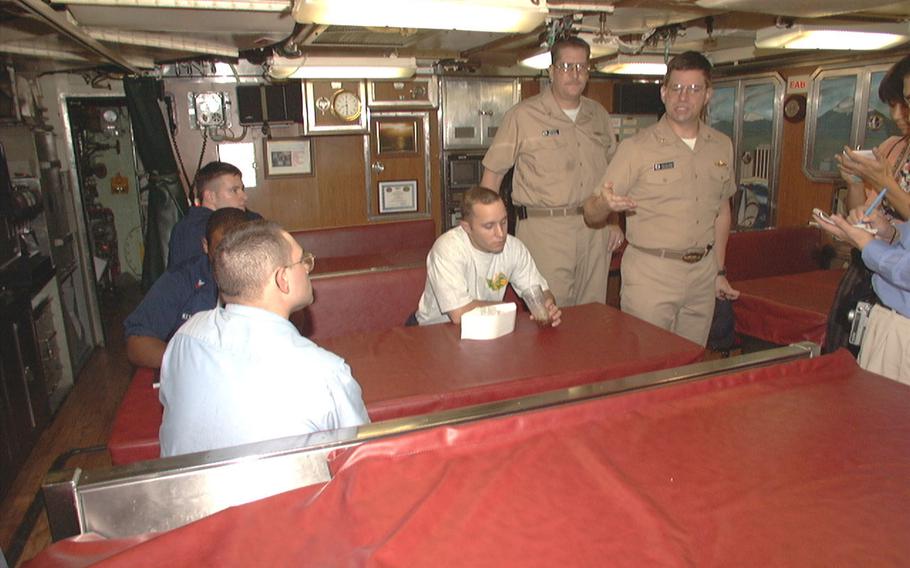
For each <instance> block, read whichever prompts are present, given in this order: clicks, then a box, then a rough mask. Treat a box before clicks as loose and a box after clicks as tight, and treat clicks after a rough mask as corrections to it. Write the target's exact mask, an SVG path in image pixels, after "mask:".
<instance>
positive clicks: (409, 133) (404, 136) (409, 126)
mask: <svg viewBox="0 0 910 568" xmlns="http://www.w3.org/2000/svg"><path fill="white" fill-rule="evenodd" d="M417 129H418V126H417V120H414V119H409V118H400V119H398V118H396V119H393V120H381V121H377V122H376V151H377V153H379V154H382V155H389V154H416V153H417Z"/></svg>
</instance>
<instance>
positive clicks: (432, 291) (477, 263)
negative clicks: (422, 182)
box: [415, 187, 562, 327]
mask: <svg viewBox="0 0 910 568" xmlns="http://www.w3.org/2000/svg"><path fill="white" fill-rule="evenodd" d="M507 222H508V220H507V216H506V207H505V204H503V202H502V198H500V196H499V194H498V193H496V192H495V191H492V190H489V189H487V188H485V187H473V188H471V189H470V190H468V191H467V192H466V193H465V195H464V201H463V202H462V219H461V222H460V223H459V225H458V226H457V227H455V228H453V229H451V230H449V231H447V232H446V233H445V234H443V235H442V236H440V237H439V238H438V239H436V242H435V243H434V244H433V248H432V249H431V250H430V254H429V256H427V284H426V287H425V288H424V292H423V296H421V298H420V304H419V306H418V309H417V313H416V314H415V315H416V318H417V322H418V323H419V324H420V325H429V324H434V323H444V322H449V321H451V322H453V323H461V316H462V315H463V314H465V313H466V312H469V311H471V310H473V309H474V308H476V307H479V306H486V305H491V304H498V303H500V302H502V299H503V296H505V293H506V286H507V285H509V284H511V285H512V287H513V288H514V289H515V291H516V292H517V293H518V294H519V295H522V296H523V295H524V294H525V293H526V292H527V291H528V289H530V288H531V286H534V285H535V284H536V285H538V286H540V288H541V289H542V290H544V295H545V296H546V298H547V300H546V305H547V309H548V310H549V312H550V322H551V325H552V326H553V327H556V326H557V325H559V322H560V318H561V316H562V312H561V311H560V310H559V308H558V307H557V306H556V300H555V298H554V297H553V293H552V292H550V290H549V286H548V285H547V281H546V280H545V279H544V277H543V276H541V274H540V272H539V271H538V270H537V265H536V264H534V259H533V258H531V253H530V252H528V249H527V248H526V247H525V245H524V244H522V242H521V241H519V240H518V239H516V238H515V237H512V236H511V235H509V234H508V232H507V230H506V229H507Z"/></svg>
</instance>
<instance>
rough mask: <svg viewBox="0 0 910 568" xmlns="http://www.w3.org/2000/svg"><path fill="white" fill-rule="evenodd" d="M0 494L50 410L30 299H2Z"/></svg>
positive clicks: (11, 479)
mask: <svg viewBox="0 0 910 568" xmlns="http://www.w3.org/2000/svg"><path fill="white" fill-rule="evenodd" d="M0 304H2V305H0V407H2V409H3V413H2V414H0V437H2V439H0V463H2V465H3V467H2V473H0V495H2V494H3V493H4V492H5V491H6V489H7V488H8V487H9V484H10V483H12V481H13V479H14V478H15V474H16V472H17V470H18V466H19V465H20V464H21V463H22V462H23V461H25V459H26V458H27V457H28V453H29V451H31V449H32V447H33V446H34V444H35V441H36V440H37V438H38V435H39V434H40V433H41V430H42V429H43V428H44V426H45V425H46V424H47V421H48V416H49V409H48V403H47V393H46V391H45V388H44V377H43V372H42V368H41V364H40V362H39V356H38V345H37V340H36V337H35V329H34V324H33V322H32V310H31V303H30V301H29V298H28V297H23V296H19V297H14V296H13V295H7V296H6V297H4V298H3V299H2V300H0Z"/></svg>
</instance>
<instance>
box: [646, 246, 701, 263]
mask: <svg viewBox="0 0 910 568" xmlns="http://www.w3.org/2000/svg"><path fill="white" fill-rule="evenodd" d="M629 244H632V243H629ZM632 246H633V247H634V248H636V249H638V250H640V251H641V252H643V253H647V254H650V255H652V256H657V257H660V258H670V259H673V260H681V261H683V262H687V263H689V264H695V263H696V262H698V261H699V260H701V259H703V258H705V257H706V256H708V253H709V252H711V249H712V248H714V245H713V244H710V245H708V246H706V247H704V248H701V247H699V248H696V249H689V250H672V249H652V248H645V247H640V246H637V245H632Z"/></svg>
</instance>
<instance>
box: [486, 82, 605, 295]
mask: <svg viewBox="0 0 910 568" xmlns="http://www.w3.org/2000/svg"><path fill="white" fill-rule="evenodd" d="M615 140H616V138H615V136H614V134H613V128H612V127H611V125H610V115H609V114H608V113H607V111H606V110H604V108H603V107H602V106H601V105H600V104H599V103H597V102H596V101H593V100H591V99H589V98H587V97H582V98H581V107H580V109H579V112H578V116H577V118H576V121H575V122H572V120H571V119H570V118H569V117H568V116H566V114H565V113H564V112H563V110H562V109H561V108H560V107H559V105H558V104H557V103H556V99H554V98H553V94H552V91H551V90H550V89H549V88H548V89H545V90H544V91H543V92H542V93H541V94H539V95H536V96H534V97H531V98H529V99H527V100H525V101H522V102H520V103H518V104H517V105H515V106H514V107H512V108H511V109H509V111H508V112H507V113H506V114H505V116H504V117H503V122H502V125H501V126H500V127H499V130H498V131H497V133H496V138H495V139H494V140H493V144H492V146H490V149H489V150H488V151H487V154H486V156H485V157H484V160H483V165H484V167H485V168H487V169H489V170H491V171H493V172H496V173H497V174H505V173H506V172H507V171H508V170H509V168H510V167H512V166H513V165H514V166H515V173H514V175H513V177H512V188H513V189H512V199H513V201H514V202H515V204H516V205H524V206H527V207H529V208H556V207H560V208H561V207H579V206H581V205H582V203H584V201H585V199H587V198H588V197H589V196H590V195H592V194H593V193H595V192H596V191H599V187H600V186H599V185H598V182H599V181H600V179H601V177H602V176H603V173H604V171H605V170H606V167H607V163H608V162H609V159H610V156H611V155H612V153H613V151H614V150H615V144H616V142H615ZM516 235H517V236H518V238H519V239H521V241H522V242H524V243H525V245H526V246H527V247H528V249H529V250H530V251H531V255H532V256H533V257H534V260H535V262H537V266H538V268H539V269H540V271H541V272H542V273H543V275H544V277H545V278H546V279H547V281H548V282H549V283H550V290H551V291H552V292H553V294H554V296H556V302H557V304H559V305H560V306H570V305H574V304H582V303H586V302H600V303H604V302H605V301H606V293H607V273H608V271H609V265H610V254H609V253H608V252H607V250H606V247H607V233H606V230H604V229H597V230H595V229H591V228H589V227H587V226H586V225H585V223H584V219H583V216H582V215H580V214H577V215H569V216H560V217H529V218H528V219H523V220H520V221H519V222H518V228H517V231H516Z"/></svg>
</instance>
